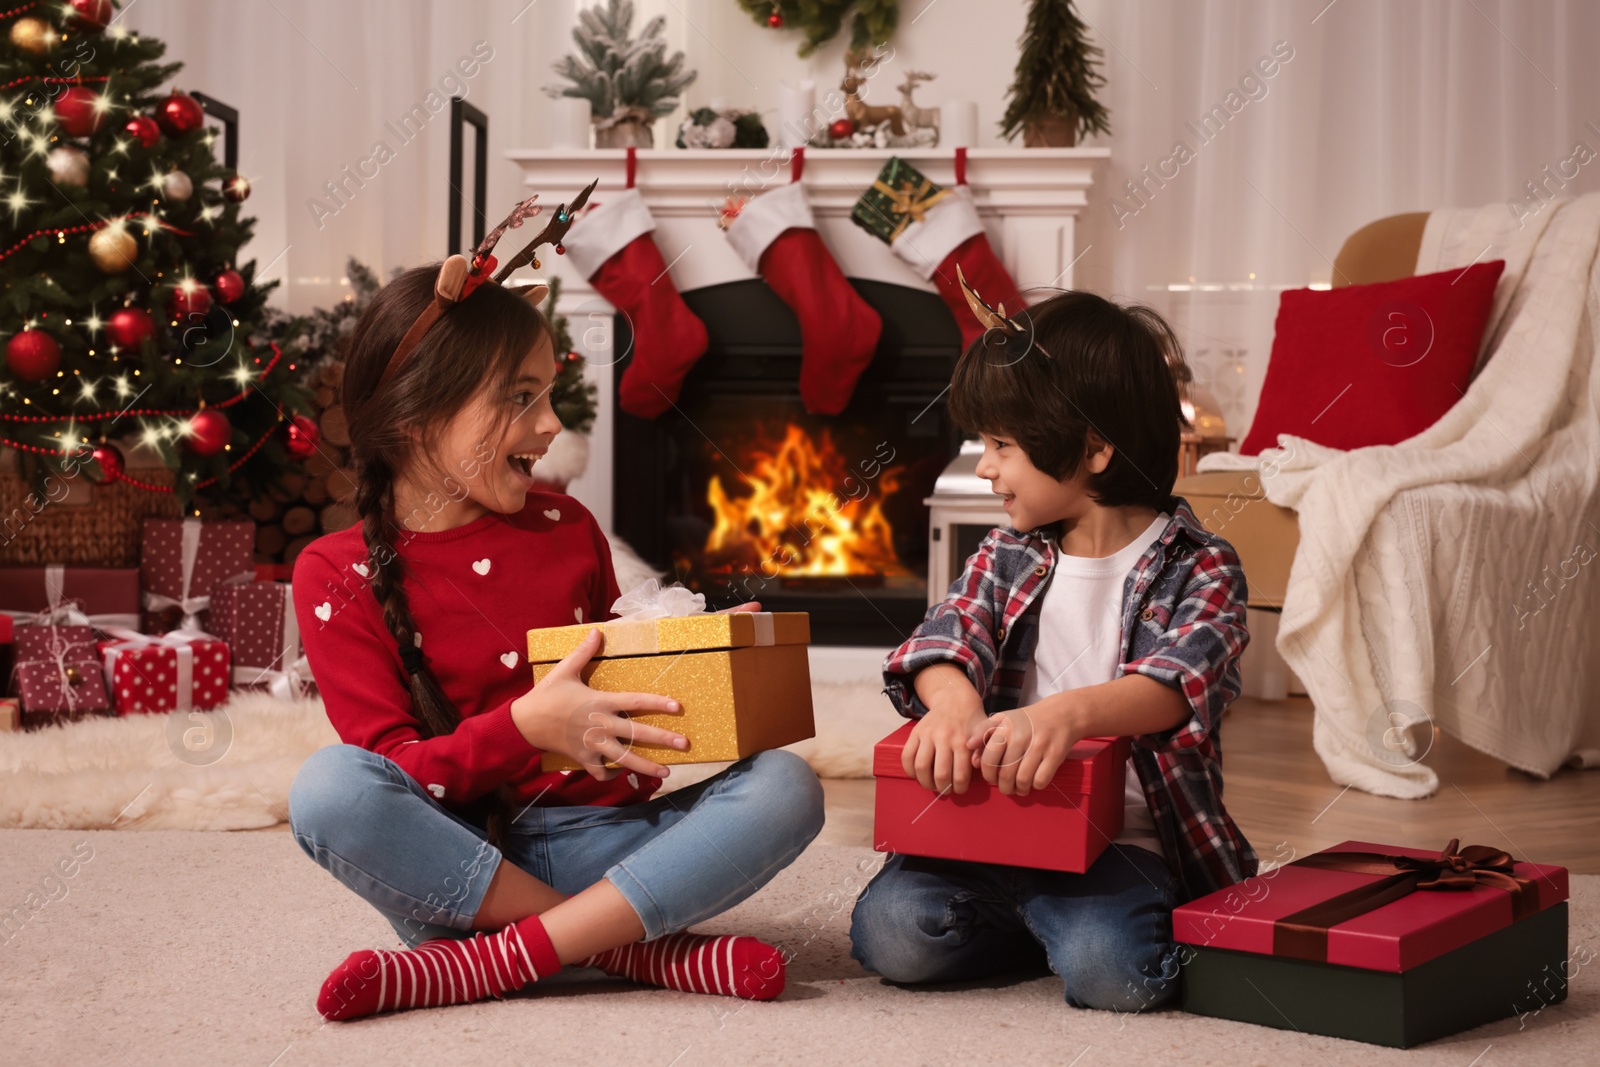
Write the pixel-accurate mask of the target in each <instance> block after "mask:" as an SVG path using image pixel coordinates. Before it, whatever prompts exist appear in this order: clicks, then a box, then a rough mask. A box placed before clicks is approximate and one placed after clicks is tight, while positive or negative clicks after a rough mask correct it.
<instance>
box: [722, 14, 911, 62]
mask: <svg viewBox="0 0 1600 1067" xmlns="http://www.w3.org/2000/svg"><path fill="white" fill-rule="evenodd" d="M739 6H740V7H742V8H744V10H745V12H746V13H747V14H749V15H750V17H751V18H753V19H755V20H756V21H757V22H759V23H763V24H764V25H767V26H770V27H772V28H773V29H775V30H779V29H797V30H803V31H805V40H803V41H801V42H800V57H801V58H802V59H804V58H805V57H807V56H809V55H811V54H812V53H813V52H815V51H816V50H817V49H818V48H821V47H822V46H823V45H825V44H827V43H828V42H829V41H831V40H833V39H834V38H835V37H837V36H838V35H839V30H840V28H841V27H842V26H843V25H844V18H845V16H846V15H848V14H850V12H851V10H852V9H854V11H855V18H853V19H852V20H851V21H850V47H851V48H868V47H870V46H872V45H879V44H886V43H888V40H889V38H890V37H891V36H892V35H893V34H894V30H895V27H896V26H897V25H898V24H899V22H900V2H899V0H739Z"/></svg>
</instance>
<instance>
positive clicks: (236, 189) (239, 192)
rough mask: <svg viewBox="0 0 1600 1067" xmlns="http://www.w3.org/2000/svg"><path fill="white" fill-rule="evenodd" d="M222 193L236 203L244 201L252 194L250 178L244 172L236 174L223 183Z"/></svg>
mask: <svg viewBox="0 0 1600 1067" xmlns="http://www.w3.org/2000/svg"><path fill="white" fill-rule="evenodd" d="M222 195H223V196H225V197H227V198H228V199H229V200H231V201H233V202H234V203H235V204H239V203H243V202H244V199H245V198H246V197H248V196H249V195H250V179H249V178H246V177H245V176H244V175H243V174H235V175H234V176H233V177H231V178H229V179H228V180H227V181H225V182H223V183H222Z"/></svg>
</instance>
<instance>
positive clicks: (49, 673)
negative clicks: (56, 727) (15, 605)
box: [11, 625, 110, 729]
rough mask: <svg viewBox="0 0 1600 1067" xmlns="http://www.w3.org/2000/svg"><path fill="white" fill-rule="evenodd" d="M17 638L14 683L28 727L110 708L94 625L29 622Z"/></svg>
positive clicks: (92, 713)
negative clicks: (37, 623) (29, 624)
mask: <svg viewBox="0 0 1600 1067" xmlns="http://www.w3.org/2000/svg"><path fill="white" fill-rule="evenodd" d="M16 636H17V641H16V645H17V648H16V656H17V664H16V667H15V668H14V670H13V672H12V677H11V686H12V692H13V693H15V694H16V696H18V697H19V698H20V700H21V718H22V726H23V727H24V728H25V729H33V728H35V727H39V726H46V725H49V724H51V723H57V722H71V721H73V720H76V719H81V718H84V717H86V716H89V715H101V714H104V713H105V712H106V711H108V710H109V708H110V701H109V700H108V698H107V696H106V687H105V679H104V678H103V677H102V676H101V673H100V658H99V656H98V655H97V654H96V651H95V631H94V628H93V627H90V626H49V625H40V626H24V627H22V628H21V629H19V630H18V631H17V635H16Z"/></svg>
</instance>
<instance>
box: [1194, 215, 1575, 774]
mask: <svg viewBox="0 0 1600 1067" xmlns="http://www.w3.org/2000/svg"><path fill="white" fill-rule="evenodd" d="M1524 222H1525V223H1526V225H1525V227H1524V228H1523V229H1521V230H1518V229H1517V226H1516V220H1515V219H1514V218H1513V217H1512V215H1511V213H1510V212H1508V211H1507V210H1506V209H1505V205H1504V204H1498V203H1497V204H1491V205H1488V206H1487V207H1483V208H1475V209H1470V210H1445V211H1436V212H1434V213H1433V214H1432V215H1430V216H1429V219H1428V224H1427V228H1426V231H1425V233H1424V235H1423V242H1422V249H1421V252H1420V254H1419V256H1418V260H1417V273H1418V274H1427V273H1431V272H1435V271H1441V270H1447V269H1452V268H1458V267H1465V266H1467V265H1468V264H1470V263H1474V262H1484V261H1488V260H1493V259H1504V260H1505V261H1506V270H1505V273H1504V275H1503V276H1502V277H1501V279H1500V283H1499V287H1498V289H1497V290H1496V293H1495V304H1494V310H1493V312H1492V314H1491V316H1490V320H1489V326H1488V329H1487V330H1486V331H1485V341H1484V349H1485V353H1486V354H1485V355H1483V356H1481V357H1480V358H1481V360H1482V362H1481V363H1480V370H1479V372H1478V375H1477V377H1476V378H1475V379H1474V380H1473V382H1472V384H1471V385H1470V386H1469V387H1468V389H1467V392H1466V394H1465V396H1464V397H1463V398H1462V399H1461V401H1460V402H1458V403H1457V404H1456V405H1455V406H1454V407H1453V408H1451V409H1450V411H1449V412H1448V413H1446V414H1445V416H1444V417H1443V418H1441V419H1440V420H1439V421H1438V422H1437V423H1436V424H1434V425H1433V426H1432V427H1430V428H1429V429H1427V430H1426V431H1424V432H1423V433H1421V434H1419V435H1417V436H1416V437H1414V438H1412V439H1410V440H1408V441H1404V442H1402V443H1400V444H1398V445H1393V446H1383V447H1375V448H1361V449H1356V450H1354V451H1350V452H1343V451H1339V450H1337V449H1332V448H1326V447H1323V446H1320V445H1316V444H1313V443H1311V442H1309V441H1306V440H1304V439H1301V438H1296V437H1292V436H1289V435H1284V436H1283V437H1281V438H1280V439H1279V442H1278V443H1279V446H1280V447H1279V448H1278V449H1268V450H1266V451H1264V452H1263V453H1262V455H1261V457H1260V467H1261V471H1262V476H1261V480H1262V482H1263V487H1264V489H1265V491H1266V494H1267V497H1268V499H1270V500H1271V501H1273V502H1274V503H1277V504H1281V505H1283V506H1284V507H1288V508H1292V509H1294V510H1295V511H1296V512H1298V513H1299V524H1300V538H1301V540H1300V548H1299V551H1298V552H1297V553H1296V555H1295V558H1294V565H1293V567H1292V569H1291V571H1290V575H1289V588H1288V591H1287V595H1286V597H1285V599H1284V607H1283V618H1282V624H1281V627H1280V629H1279V632H1278V649H1279V651H1280V652H1281V653H1282V654H1283V657H1284V659H1285V660H1286V661H1287V662H1288V663H1289V665H1290V666H1291V667H1292V668H1293V669H1294V671H1295V673H1296V674H1298V675H1299V676H1300V678H1301V679H1303V680H1304V682H1305V683H1306V687H1307V691H1308V693H1309V694H1310V696H1311V698H1312V701H1313V703H1314V705H1315V708H1316V728H1315V732H1314V738H1315V745H1316V750H1317V753H1318V754H1319V755H1320V756H1321V757H1322V759H1323V762H1324V763H1325V764H1326V765H1327V768H1328V773H1329V774H1330V775H1331V776H1332V777H1333V779H1334V781H1336V782H1338V783H1340V784H1344V785H1352V786H1355V787H1356V788H1359V789H1364V790H1367V791H1368V792H1371V793H1378V794H1382V795H1385V796H1396V797H1422V796H1427V795H1429V794H1431V793H1433V792H1434V791H1435V790H1436V789H1437V788H1438V784H1439V780H1438V775H1437V774H1435V773H1434V772H1433V771H1432V770H1431V769H1429V768H1428V767H1426V766H1424V765H1423V764H1421V763H1420V762H1418V761H1419V760H1420V759H1421V758H1422V757H1423V756H1424V755H1425V750H1426V748H1427V746H1428V745H1429V744H1430V743H1431V739H1432V733H1431V730H1430V729H1428V727H1427V725H1426V724H1427V723H1428V722H1429V721H1430V720H1431V721H1432V723H1434V724H1436V725H1437V726H1438V727H1440V728H1442V729H1444V730H1446V731H1448V732H1449V733H1451V734H1453V735H1455V736H1456V737H1458V738H1460V739H1461V740H1462V741H1464V742H1466V743H1467V744H1469V745H1471V746H1472V747H1474V748H1476V749H1479V750H1481V751H1483V752H1486V753H1488V754H1490V755H1492V756H1495V757H1497V758H1499V759H1501V760H1504V761H1505V762H1506V763H1509V764H1510V765H1512V766H1513V767H1517V768H1520V769H1521V770H1524V771H1527V772H1529V773H1530V774H1534V775H1538V776H1541V777H1547V776H1549V775H1550V774H1552V773H1554V772H1555V771H1556V770H1557V769H1558V768H1559V767H1561V765H1562V764H1563V762H1565V761H1567V760H1568V759H1569V757H1571V756H1573V754H1574V753H1575V752H1578V751H1580V750H1587V749H1592V748H1594V747H1596V746H1600V637H1597V635H1600V623H1597V620H1596V618H1595V612H1596V611H1600V577H1597V576H1600V560H1597V558H1596V557H1597V553H1600V506H1597V500H1596V496H1597V493H1596V484H1597V480H1600V380H1597V378H1596V376H1595V363H1596V343H1595V329H1596V324H1597V322H1600V279H1597V277H1596V274H1595V265H1596V254H1597V246H1600V195H1590V196H1584V197H1580V198H1578V199H1575V200H1566V201H1557V202H1555V203H1553V204H1550V205H1548V206H1547V207H1546V208H1545V209H1544V211H1543V212H1541V213H1540V214H1539V215H1538V216H1537V217H1535V218H1533V219H1525V220H1524ZM1361 358H1365V356H1364V354H1362V353H1352V355H1351V359H1352V360H1358V359H1361ZM1347 414H1350V413H1347ZM1355 414H1356V417H1359V413H1355ZM1207 458H1208V459H1209V460H1210V461H1211V462H1208V463H1204V464H1202V469H1218V468H1222V467H1230V466H1237V465H1239V463H1240V462H1241V460H1242V457H1238V456H1232V457H1229V458H1222V457H1220V456H1218V457H1207ZM1250 462H1251V464H1252V465H1254V462H1255V461H1254V460H1251V461H1250ZM1247 577H1248V576H1247ZM1408 727H1416V728H1414V729H1408Z"/></svg>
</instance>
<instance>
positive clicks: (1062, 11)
mask: <svg viewBox="0 0 1600 1067" xmlns="http://www.w3.org/2000/svg"><path fill="white" fill-rule="evenodd" d="M1088 30H1089V27H1088V24H1086V23H1085V22H1084V21H1083V20H1082V19H1080V18H1079V17H1078V15H1077V12H1075V11H1073V10H1072V0H1033V4H1032V6H1030V7H1029V8H1028V26H1027V29H1026V30H1024V31H1023V35H1022V41H1021V44H1022V55H1021V57H1020V58H1019V59H1018V60H1017V73H1016V80H1015V81H1013V82H1012V83H1011V88H1010V90H1009V91H1008V95H1009V96H1010V98H1011V103H1010V105H1009V106H1008V107H1007V108H1006V113H1005V117H1004V118H1003V119H1001V120H1000V133H1001V135H1002V136H1003V137H1005V138H1006V139H1007V140H1010V139H1011V138H1013V137H1015V136H1016V135H1017V132H1018V131H1019V130H1021V129H1022V127H1023V126H1024V125H1025V124H1026V123H1028V122H1030V121H1036V120H1039V119H1046V118H1055V117H1062V118H1070V119H1071V120H1072V121H1073V122H1074V124H1075V126H1076V128H1077V132H1078V136H1079V137H1082V136H1083V135H1085V134H1087V133H1089V132H1090V131H1094V132H1096V133H1110V132H1111V126H1110V123H1109V122H1108V121H1107V120H1108V119H1109V118H1110V116H1111V113H1110V112H1109V111H1107V110H1106V109H1105V108H1104V107H1102V106H1101V105H1100V102H1099V101H1097V100H1096V99H1095V98H1094V91H1095V90H1096V89H1098V88H1100V87H1101V86H1103V85H1105V83H1106V80H1105V78H1103V77H1101V75H1100V71H1099V69H1098V67H1097V61H1098V60H1099V58H1100V57H1101V56H1102V55H1104V53H1103V52H1102V51H1101V49H1100V48H1099V47H1098V46H1097V45H1094V44H1091V43H1090V42H1089V34H1088Z"/></svg>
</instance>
